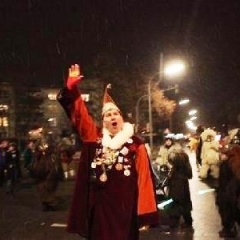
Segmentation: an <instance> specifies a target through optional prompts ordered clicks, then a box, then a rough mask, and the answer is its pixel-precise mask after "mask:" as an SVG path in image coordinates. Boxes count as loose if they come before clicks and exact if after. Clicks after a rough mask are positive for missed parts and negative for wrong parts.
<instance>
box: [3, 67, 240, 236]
mask: <svg viewBox="0 0 240 240" xmlns="http://www.w3.org/2000/svg"><path fill="white" fill-rule="evenodd" d="M82 78H83V76H82V75H81V69H80V67H79V65H77V64H75V65H72V66H71V67H70V68H69V74H68V78H67V81H66V86H64V88H63V89H62V90H61V91H60V92H59V94H58V98H57V99H58V101H59V103H60V104H61V105H62V107H63V109H64V110H65V112H66V115H67V116H68V117H69V121H70V122H71V124H72V127H73V128H74V130H75V131H76V133H77V134H78V137H79V138H80V139H81V141H82V147H81V154H80V155H79V156H77V157H78V158H79V159H78V163H79V164H78V170H77V171H76V168H75V166H74V162H73V156H74V153H75V149H74V148H72V146H73V143H72V138H71V137H63V138H62V139H61V141H60V142H59V143H58V144H57V145H56V144H55V145H54V144H53V141H52V139H48V137H47V135H46V134H45V130H44V129H43V128H41V127H36V128H33V129H32V130H31V131H30V132H29V136H28V142H27V144H26V148H25V149H24V151H23V152H22V153H20V152H19V150H18V147H17V144H16V142H11V141H8V140H2V141H1V142H0V184H1V187H3V188H4V189H5V191H6V193H10V194H11V193H13V192H14V190H15V187H16V184H17V183H18V182H20V181H21V178H22V175H23V172H24V171H27V172H28V174H29V177H31V178H32V179H34V183H35V185H36V188H37V191H38V193H39V198H40V201H41V204H42V210H43V211H54V210H56V209H57V201H56V196H55V194H56V190H57V188H58V185H59V182H60V181H62V180H64V179H74V180H75V183H74V184H75V190H74V192H73V197H72V203H71V206H70V211H69V218H68V222H67V231H68V232H70V233H77V234H79V235H81V236H83V237H86V238H88V239H91V240H103V239H104V240H110V239H115V240H118V239H119V240H138V239H139V231H140V230H144V229H147V228H149V227H151V226H158V225H159V224H161V220H160V219H159V218H161V210H164V212H165V214H167V217H168V220H169V221H168V225H169V227H170V229H174V228H177V227H179V226H181V227H182V228H190V229H191V228H192V225H193V221H194V219H193V217H192V200H191V192H190V187H189V180H190V179H192V177H193V171H192V165H191V163H190V159H189V155H188V153H187V151H186V148H185V147H186V146H182V145H181V144H179V143H178V142H176V141H175V139H173V137H170V136H168V135H166V136H165V138H164V143H163V144H162V145H161V146H159V150H158V153H157V157H156V159H152V158H153V155H152V154H151V149H149V148H147V146H148V145H147V143H146V142H144V140H143V139H141V138H140V137H139V136H137V135H136V134H135V133H134V128H133V126H132V124H130V123H128V122H125V121H124V117H123V114H122V112H121V110H120V109H119V107H118V106H117V104H116V103H115V102H114V101H113V99H112V98H111V96H110V94H109V89H110V86H109V85H108V86H107V87H106V89H105V92H104V97H103V107H102V113H101V117H102V125H100V126H98V125H97V123H96V122H95V121H94V119H92V117H91V116H90V114H89V113H88V109H87V107H86V105H85V103H84V101H83V100H82V98H81V94H80V90H79V84H80V83H81V81H82ZM239 139H240V137H239ZM239 139H238V140H239ZM230 140H231V139H230V138H228V136H226V138H220V139H217V138H216V131H215V130H213V129H209V128H204V127H202V126H199V127H198V128H197V130H196V133H195V134H194V135H193V136H192V137H191V139H190V141H189V144H188V147H189V150H190V152H195V156H196V161H195V164H196V168H197V171H198V176H199V181H204V182H206V183H207V182H208V180H214V181H215V182H216V183H217V185H215V188H216V204H217V206H218V210H219V215H220V217H221V221H222V230H221V231H220V232H219V236H220V237H222V238H226V237H233V238H234V237H236V236H237V234H238V233H237V227H236V226H237V224H240V146H239V141H238V142H237V141H235V142H234V143H233V142H232V144H231V141H230ZM235 140H236V139H235ZM21 155H22V158H23V164H22V166H21V164H20V156H21ZM158 190H161V191H162V194H163V196H162V198H158V194H157V193H158ZM165 200H170V202H169V204H167V205H166V206H164V208H162V209H161V210H160V209H159V207H158V205H159V203H161V201H165ZM159 210H160V211H159ZM181 219H182V220H183V221H181ZM159 220H160V221H159Z"/></svg>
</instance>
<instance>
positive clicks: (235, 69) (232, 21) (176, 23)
mask: <svg viewBox="0 0 240 240" xmlns="http://www.w3.org/2000/svg"><path fill="white" fill-rule="evenodd" d="M239 22H240V1H239V0H108V1H107V0H1V3H0V34H1V35H0V36H1V38H0V81H2V80H4V79H6V78H11V79H13V80H14V81H18V82H21V81H24V80H26V79H27V81H33V82H44V83H49V85H53V84H57V83H59V82H60V81H62V79H63V77H64V76H65V70H66V69H67V67H68V66H69V64H71V63H75V62H78V63H81V64H82V65H83V66H85V65H91V64H93V61H94V58H95V57H96V56H97V55H98V54H100V53H101V52H104V51H108V52H111V53H113V54H114V55H115V56H116V58H117V59H118V60H119V64H129V65H131V64H134V63H137V62H139V61H141V62H147V63H148V65H151V64H150V63H151V62H153V63H154V64H156V62H158V61H159V55H160V52H163V53H164V56H167V57H170V56H176V55H177V56H182V57H184V58H185V59H186V60H187V62H188V63H189V70H188V71H189V72H188V74H186V75H187V76H186V77H185V81H184V83H181V85H182V89H183V93H185V95H188V96H189V97H190V98H191V99H192V100H193V103H195V105H196V107H199V108H203V107H204V111H205V114H208V115H213V116H214V114H215V112H217V111H219V109H220V108H221V107H222V106H223V105H224V103H226V102H235V101H236V102H237V103H236V104H238V108H239V94H238V93H239V87H238V86H239V78H240V55H239V53H240V44H239V42H240V41H239V39H240V27H239V26H240V25H239ZM126 59H128V62H126ZM214 110H217V111H215V112H214ZM213 118H214V117H213ZM218 120H219V119H218ZM220 121H224V120H223V119H220Z"/></svg>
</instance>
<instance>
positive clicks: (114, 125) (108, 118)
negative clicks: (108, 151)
mask: <svg viewBox="0 0 240 240" xmlns="http://www.w3.org/2000/svg"><path fill="white" fill-rule="evenodd" d="M103 127H105V128H106V129H107V130H108V131H109V132H110V133H111V134H112V135H115V134H117V133H118V132H119V131H120V130H121V129H122V127H123V117H122V115H121V114H120V112H119V111H117V110H115V109H113V110H109V111H107V112H106V113H105V114H104V115H103Z"/></svg>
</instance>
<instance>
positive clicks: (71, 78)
mask: <svg viewBox="0 0 240 240" xmlns="http://www.w3.org/2000/svg"><path fill="white" fill-rule="evenodd" d="M82 77H83V76H82V75H81V71H80V66H79V65H78V64H74V65H72V66H71V67H70V68H69V69H68V78H67V88H68V89H72V88H73V87H74V86H76V85H77V84H78V83H80V81H81V79H82Z"/></svg>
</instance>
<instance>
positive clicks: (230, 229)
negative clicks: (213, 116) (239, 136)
mask: <svg viewBox="0 0 240 240" xmlns="http://www.w3.org/2000/svg"><path fill="white" fill-rule="evenodd" d="M218 182H219V183H218V189H217V194H216V203H217V205H218V211H219V214H220V217H221V223H222V229H221V231H220V232H219V236H220V237H221V238H234V237H236V236H237V234H238V233H237V226H236V225H237V224H238V225H240V146H238V145H235V146H233V147H232V148H230V149H224V150H222V153H221V164H220V173H219V179H218Z"/></svg>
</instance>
